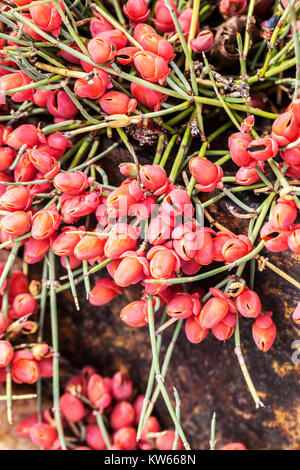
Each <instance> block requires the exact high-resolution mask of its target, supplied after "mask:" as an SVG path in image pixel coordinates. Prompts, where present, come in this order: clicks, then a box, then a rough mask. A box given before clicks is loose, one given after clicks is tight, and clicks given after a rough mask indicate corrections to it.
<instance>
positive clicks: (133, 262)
mask: <svg viewBox="0 0 300 470" xmlns="http://www.w3.org/2000/svg"><path fill="white" fill-rule="evenodd" d="M121 258H122V260H121V261H120V263H119V264H118V267H117V269H116V270H115V272H114V276H113V277H114V280H115V283H116V284H117V285H118V286H121V287H127V286H129V285H131V284H137V283H138V282H140V281H141V280H142V279H144V277H145V276H147V275H149V261H148V260H147V258H145V257H144V256H138V255H137V254H136V252H134V251H126V252H125V253H123V254H122V255H121Z"/></svg>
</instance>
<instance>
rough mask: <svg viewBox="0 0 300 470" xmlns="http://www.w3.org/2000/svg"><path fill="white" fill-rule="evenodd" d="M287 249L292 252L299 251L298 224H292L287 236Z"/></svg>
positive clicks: (299, 236) (299, 228) (299, 227)
mask: <svg viewBox="0 0 300 470" xmlns="http://www.w3.org/2000/svg"><path fill="white" fill-rule="evenodd" d="M288 245H289V249H290V250H291V251H293V252H294V253H300V224H297V225H294V226H293V227H292V228H291V231H290V234H289V237H288Z"/></svg>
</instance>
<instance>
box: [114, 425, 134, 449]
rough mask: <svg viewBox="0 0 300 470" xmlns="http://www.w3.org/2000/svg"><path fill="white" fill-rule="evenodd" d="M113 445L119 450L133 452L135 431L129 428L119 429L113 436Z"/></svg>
mask: <svg viewBox="0 0 300 470" xmlns="http://www.w3.org/2000/svg"><path fill="white" fill-rule="evenodd" d="M114 445H116V446H117V447H118V448H119V449H121V450H134V449H135V448H136V430H135V429H134V428H131V427H124V428H121V429H119V430H118V431H117V432H116V433H115V434H114Z"/></svg>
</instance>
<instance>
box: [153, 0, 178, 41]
mask: <svg viewBox="0 0 300 470" xmlns="http://www.w3.org/2000/svg"><path fill="white" fill-rule="evenodd" d="M170 3H171V6H172V10H173V11H174V12H175V14H176V16H178V11H177V9H176V6H175V4H174V2H173V1H172V0H171V1H170ZM153 22H154V24H155V26H156V29H158V31H161V32H162V33H169V32H171V31H174V30H175V26H174V22H173V20H172V17H171V13H170V10H169V8H168V7H167V5H166V3H165V2H164V0H158V1H157V2H156V5H155V18H154V19H153Z"/></svg>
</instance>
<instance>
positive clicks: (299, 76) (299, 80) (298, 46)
mask: <svg viewBox="0 0 300 470" xmlns="http://www.w3.org/2000/svg"><path fill="white" fill-rule="evenodd" d="M289 12H290V17H291V22H292V26H293V39H294V47H295V58H296V80H295V90H294V96H293V101H295V100H296V99H298V95H299V88H300V38H299V31H298V22H297V16H296V13H295V10H294V7H293V4H292V2H290V5H289Z"/></svg>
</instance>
